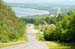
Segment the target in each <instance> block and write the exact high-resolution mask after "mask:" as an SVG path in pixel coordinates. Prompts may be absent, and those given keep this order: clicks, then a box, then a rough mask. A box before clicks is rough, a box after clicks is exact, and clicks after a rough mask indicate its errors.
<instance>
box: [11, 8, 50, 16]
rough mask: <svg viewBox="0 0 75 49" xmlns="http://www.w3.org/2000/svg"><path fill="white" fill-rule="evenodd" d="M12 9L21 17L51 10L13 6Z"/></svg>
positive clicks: (41, 13)
mask: <svg viewBox="0 0 75 49" xmlns="http://www.w3.org/2000/svg"><path fill="white" fill-rule="evenodd" d="M12 9H13V11H15V13H16V15H17V16H19V17H21V16H32V15H44V14H49V11H44V10H37V9H31V8H21V7H12Z"/></svg>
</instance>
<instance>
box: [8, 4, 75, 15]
mask: <svg viewBox="0 0 75 49" xmlns="http://www.w3.org/2000/svg"><path fill="white" fill-rule="evenodd" d="M8 5H10V6H12V7H22V8H33V9H39V10H46V11H49V12H50V14H56V13H57V11H58V8H61V13H68V12H69V11H70V10H71V9H74V8H75V7H74V6H75V5H62V4H50V3H43V4H36V3H33V4H31V3H30V4H27V3H8Z"/></svg>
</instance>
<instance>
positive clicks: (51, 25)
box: [40, 24, 55, 31]
mask: <svg viewBox="0 0 75 49" xmlns="http://www.w3.org/2000/svg"><path fill="white" fill-rule="evenodd" d="M40 26H41V31H44V30H45V29H46V28H48V27H54V26H55V25H54V24H42V25H40Z"/></svg>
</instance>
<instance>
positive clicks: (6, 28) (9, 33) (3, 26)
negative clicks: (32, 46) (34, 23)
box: [0, 0, 26, 43]
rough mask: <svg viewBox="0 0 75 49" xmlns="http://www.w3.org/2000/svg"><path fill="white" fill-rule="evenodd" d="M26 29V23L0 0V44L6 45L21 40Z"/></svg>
mask: <svg viewBox="0 0 75 49" xmlns="http://www.w3.org/2000/svg"><path fill="white" fill-rule="evenodd" d="M25 28H26V27H25V23H24V22H23V21H22V20H20V19H19V18H17V17H16V15H15V13H14V11H12V9H11V8H10V7H9V6H7V5H6V4H5V3H4V2H3V1H2V0H0V42H1V43H6V42H9V41H16V40H18V39H20V38H21V37H22V36H23V34H24V33H25Z"/></svg>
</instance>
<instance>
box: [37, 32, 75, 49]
mask: <svg viewBox="0 0 75 49" xmlns="http://www.w3.org/2000/svg"><path fill="white" fill-rule="evenodd" d="M36 38H37V39H38V40H39V41H41V42H43V43H45V44H46V45H47V46H48V48H49V49H75V43H63V42H57V41H46V40H45V39H44V37H43V35H42V34H41V33H36Z"/></svg>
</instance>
